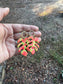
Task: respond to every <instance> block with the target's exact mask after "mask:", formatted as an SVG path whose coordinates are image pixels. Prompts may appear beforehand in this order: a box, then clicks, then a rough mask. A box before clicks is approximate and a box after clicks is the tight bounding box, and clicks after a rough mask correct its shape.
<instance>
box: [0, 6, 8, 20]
mask: <svg viewBox="0 0 63 84" xmlns="http://www.w3.org/2000/svg"><path fill="white" fill-rule="evenodd" d="M8 13H9V8H8V7H6V8H0V21H1V20H2V19H3V18H4V17H5V16H6V15H8Z"/></svg>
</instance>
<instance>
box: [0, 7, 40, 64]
mask: <svg viewBox="0 0 63 84" xmlns="http://www.w3.org/2000/svg"><path fill="white" fill-rule="evenodd" d="M8 13H9V8H0V21H1V20H2V19H3V17H4V16H6V15H7V14H8ZM23 30H24V31H30V30H33V31H34V33H35V36H36V37H38V38H39V40H40V41H41V38H40V36H41V32H40V31H38V30H39V28H38V27H37V26H33V25H25V24H0V63H2V62H3V61H5V60H7V59H9V58H10V57H12V56H14V55H17V54H19V53H18V52H17V51H18V50H17V48H16V41H17V40H18V39H19V38H20V36H21V33H20V32H21V31H23Z"/></svg>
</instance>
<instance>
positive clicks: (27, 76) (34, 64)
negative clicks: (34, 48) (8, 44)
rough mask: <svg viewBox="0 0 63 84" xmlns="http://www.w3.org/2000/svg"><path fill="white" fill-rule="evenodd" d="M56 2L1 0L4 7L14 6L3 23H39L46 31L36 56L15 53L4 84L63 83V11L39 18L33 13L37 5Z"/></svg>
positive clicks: (8, 63)
mask: <svg viewBox="0 0 63 84" xmlns="http://www.w3.org/2000/svg"><path fill="white" fill-rule="evenodd" d="M55 1H57V0H0V4H1V6H2V7H9V8H10V13H9V15H8V16H7V17H5V18H4V19H3V21H2V22H5V23H20V24H32V25H36V26H38V27H39V30H40V31H41V32H42V36H41V37H42V41H41V43H40V49H39V51H38V52H36V54H35V55H33V56H32V55H31V54H29V55H28V56H27V57H23V56H14V57H12V58H11V59H9V60H8V61H7V64H6V74H5V79H4V81H3V84H63V78H61V77H60V73H61V71H62V70H63V59H62V58H63V17H62V16H61V14H50V15H48V16H45V17H38V16H36V15H35V14H34V13H33V12H32V8H33V6H36V5H39V4H40V3H51V2H55ZM57 52H58V53H60V54H57ZM56 55H57V56H56Z"/></svg>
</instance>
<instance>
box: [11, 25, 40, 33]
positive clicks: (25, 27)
mask: <svg viewBox="0 0 63 84" xmlns="http://www.w3.org/2000/svg"><path fill="white" fill-rule="evenodd" d="M12 27H13V30H14V33H20V32H21V31H30V30H33V31H38V30H39V28H38V27H37V26H33V25H25V24H12Z"/></svg>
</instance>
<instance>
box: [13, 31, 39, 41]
mask: <svg viewBox="0 0 63 84" xmlns="http://www.w3.org/2000/svg"><path fill="white" fill-rule="evenodd" d="M34 35H35V37H40V36H41V32H40V31H37V32H34ZM20 37H21V33H16V34H14V39H15V40H18V39H19V38H20Z"/></svg>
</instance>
